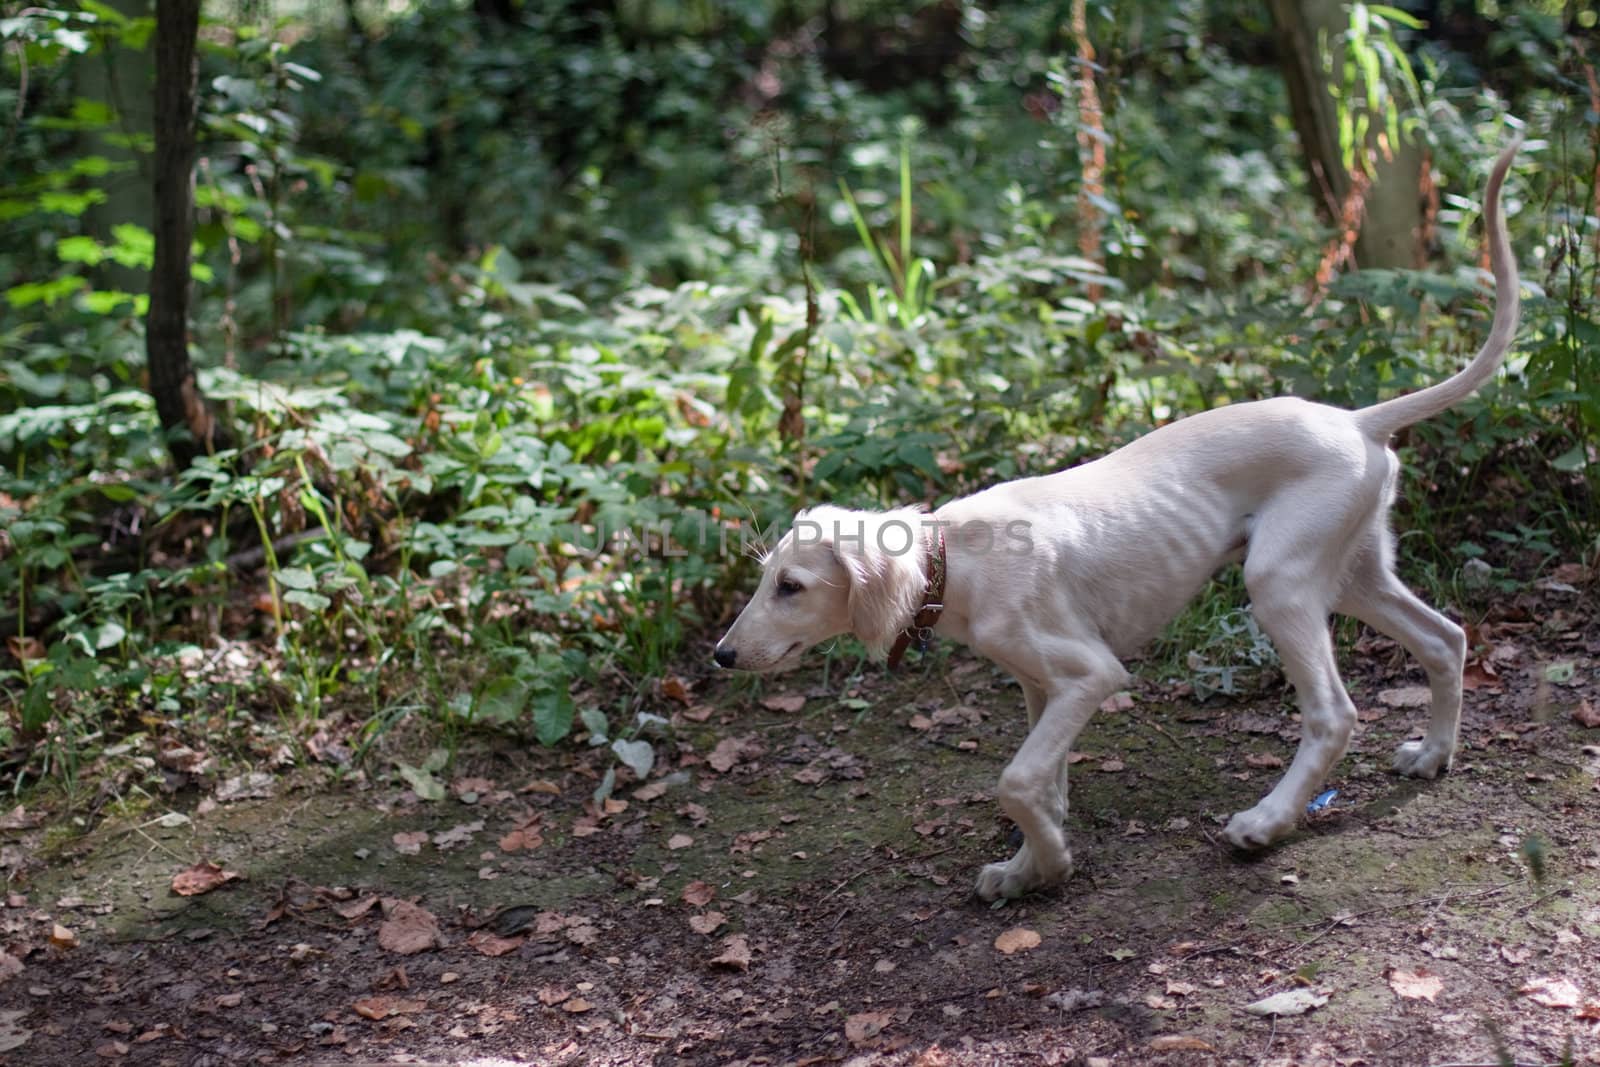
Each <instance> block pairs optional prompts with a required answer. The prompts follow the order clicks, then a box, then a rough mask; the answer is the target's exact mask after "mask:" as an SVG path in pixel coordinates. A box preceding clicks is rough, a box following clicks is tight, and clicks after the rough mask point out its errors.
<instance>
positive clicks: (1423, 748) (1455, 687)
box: [1334, 528, 1467, 778]
mask: <svg viewBox="0 0 1600 1067" xmlns="http://www.w3.org/2000/svg"><path fill="white" fill-rule="evenodd" d="M1390 554H1391V553H1390V549H1389V538H1388V534H1387V532H1386V531H1385V530H1383V529H1381V528H1380V529H1378V530H1377V531H1375V533H1374V534H1373V535H1372V537H1371V539H1370V540H1369V543H1368V545H1367V547H1366V549H1365V550H1364V551H1363V552H1362V553H1361V556H1360V557H1359V558H1358V559H1357V560H1356V564H1355V567H1354V569H1353V571H1352V573H1351V576H1350V582H1349V584H1348V585H1346V587H1345V588H1344V590H1343V591H1342V592H1341V593H1340V595H1339V601H1338V603H1337V604H1336V605H1335V607H1334V610H1335V611H1337V612H1338V613H1339V614H1341V615H1348V616H1350V617H1351V618H1355V619H1360V620H1361V621H1362V622H1364V623H1366V624H1367V625H1368V626H1370V627H1372V628H1373V629H1374V630H1377V631H1378V632H1379V633H1384V634H1388V635H1389V636H1390V637H1392V638H1394V639H1395V640H1396V641H1398V642H1400V644H1401V646H1403V647H1404V648H1405V650H1406V651H1407V652H1409V653H1411V655H1412V656H1414V657H1416V660H1417V662H1419V663H1421V664H1422V669H1423V670H1425V671H1427V672H1428V687H1429V688H1430V689H1431V690H1432V691H1433V693H1432V695H1433V709H1432V714H1431V717H1430V718H1429V720H1428V732H1427V735H1426V736H1425V737H1424V738H1423V739H1422V740H1420V741H1407V742H1406V743H1405V744H1403V745H1401V746H1400V748H1399V749H1398V750H1396V752H1395V754H1394V769H1395V770H1397V771H1399V772H1400V773H1401V774H1406V775H1410V776H1412V777H1414V778H1432V777H1434V776H1436V775H1437V774H1438V773H1439V772H1440V771H1443V770H1446V769H1447V768H1448V767H1449V766H1450V758H1451V757H1452V756H1453V755H1454V754H1455V750H1456V735H1457V733H1458V732H1459V730H1460V727H1461V674H1462V670H1463V669H1464V667H1465V666H1466V659H1467V638H1466V635H1465V634H1464V633H1462V631H1461V627H1459V626H1457V625H1456V624H1455V623H1453V622H1451V621H1450V620H1449V619H1447V618H1445V617H1444V616H1443V615H1441V614H1439V613H1438V612H1437V611H1434V610H1433V609H1432V608H1430V607H1429V606H1428V605H1426V604H1424V603H1423V602H1422V601H1421V600H1419V599H1418V598H1417V596H1416V595H1415V594H1414V593H1412V592H1411V590H1409V589H1407V588H1406V587H1405V584H1404V583H1402V582H1401V581H1400V579H1399V578H1397V577H1396V576H1395V573H1394V571H1393V569H1392V567H1391V562H1390Z"/></svg>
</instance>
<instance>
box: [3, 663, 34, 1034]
mask: <svg viewBox="0 0 1600 1067" xmlns="http://www.w3.org/2000/svg"><path fill="white" fill-rule="evenodd" d="M13 640H14V639H13ZM27 1014H28V1010H27V1009H26V1008H23V1009H20V1010H13V1011H0V1052H10V1051H11V1050H12V1049H15V1048H21V1047H22V1046H23V1045H26V1044H27V1043H28V1039H29V1038H31V1037H32V1036H33V1031H32V1030H29V1029H26V1028H24V1027H22V1026H19V1025H18V1023H19V1022H20V1021H21V1019H22V1018H23V1017H24V1016H26V1015H27Z"/></svg>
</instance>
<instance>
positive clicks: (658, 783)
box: [633, 778, 667, 803]
mask: <svg viewBox="0 0 1600 1067" xmlns="http://www.w3.org/2000/svg"><path fill="white" fill-rule="evenodd" d="M666 791H667V783H666V781H665V780H664V779H661V778H657V779H656V780H655V781H653V782H651V783H650V784H649V785H641V786H640V787H639V788H638V789H635V790H634V791H633V799H635V800H637V801H640V802H641V803H642V802H644V801H647V800H655V799H657V798H658V797H660V796H662V795H663V794H665V793H666Z"/></svg>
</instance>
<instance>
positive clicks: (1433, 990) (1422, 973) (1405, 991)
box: [1388, 967, 1444, 1004]
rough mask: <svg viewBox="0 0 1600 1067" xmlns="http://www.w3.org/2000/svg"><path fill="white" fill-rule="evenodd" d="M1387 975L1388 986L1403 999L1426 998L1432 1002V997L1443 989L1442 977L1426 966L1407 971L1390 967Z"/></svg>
mask: <svg viewBox="0 0 1600 1067" xmlns="http://www.w3.org/2000/svg"><path fill="white" fill-rule="evenodd" d="M1388 977H1389V988H1390V989H1392V990H1394V993H1395V996H1397V997H1401V998H1403V999H1405V1000H1426V1001H1428V1002H1429V1003H1430V1004H1432V1003H1435V1001H1434V999H1433V998H1434V997H1437V996H1438V995H1439V994H1440V993H1441V992H1443V991H1444V979H1442V978H1440V977H1439V976H1438V975H1436V974H1434V973H1433V972H1432V971H1430V970H1428V969H1427V968H1426V967H1416V968H1413V969H1412V970H1409V971H1402V970H1400V969H1399V968H1391V969H1390V971H1389V975H1388Z"/></svg>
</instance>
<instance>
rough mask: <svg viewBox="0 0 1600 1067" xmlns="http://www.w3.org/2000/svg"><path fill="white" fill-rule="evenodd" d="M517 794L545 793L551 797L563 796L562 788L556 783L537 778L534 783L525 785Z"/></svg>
mask: <svg viewBox="0 0 1600 1067" xmlns="http://www.w3.org/2000/svg"><path fill="white" fill-rule="evenodd" d="M517 792H519V793H545V794H548V795H550V796H560V795H561V787H560V786H558V785H556V784H555V783H554V782H551V781H548V780H546V779H544V778H535V779H534V780H533V781H531V782H529V783H528V784H527V785H525V786H523V787H522V788H521V789H519V790H517Z"/></svg>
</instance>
